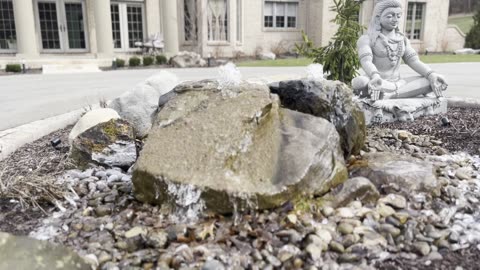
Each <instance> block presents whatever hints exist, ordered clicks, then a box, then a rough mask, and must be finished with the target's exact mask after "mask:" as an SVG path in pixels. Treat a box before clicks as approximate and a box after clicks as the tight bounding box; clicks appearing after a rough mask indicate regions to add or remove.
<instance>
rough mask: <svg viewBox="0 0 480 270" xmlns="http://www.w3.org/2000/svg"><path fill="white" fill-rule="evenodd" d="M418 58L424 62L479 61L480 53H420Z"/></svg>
mask: <svg viewBox="0 0 480 270" xmlns="http://www.w3.org/2000/svg"><path fill="white" fill-rule="evenodd" d="M420 59H421V60H422V61H423V62H425V63H455V62H480V54H474V55H453V54H437V55H435V54H434V55H421V56H420Z"/></svg>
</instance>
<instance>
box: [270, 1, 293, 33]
mask: <svg viewBox="0 0 480 270" xmlns="http://www.w3.org/2000/svg"><path fill="white" fill-rule="evenodd" d="M297 21H298V2H274V1H265V5H264V8H263V26H264V27H266V28H297Z"/></svg>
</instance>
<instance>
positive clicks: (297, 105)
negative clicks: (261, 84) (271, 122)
mask: <svg viewBox="0 0 480 270" xmlns="http://www.w3.org/2000/svg"><path fill="white" fill-rule="evenodd" d="M270 90H271V91H272V93H275V94H277V95H279V96H280V100H281V102H282V106H283V107H285V108H288V109H290V110H295V111H299V112H303V113H308V114H311V115H314V116H317V117H322V118H325V119H327V120H328V121H330V122H331V123H332V124H333V125H335V127H336V129H337V131H338V133H339V134H340V137H341V144H342V149H343V152H344V154H345V156H346V157H349V156H350V155H352V154H358V153H359V152H360V150H361V149H362V147H363V145H364V143H365V138H366V126H365V117H364V114H363V112H362V110H361V109H360V108H359V107H358V105H357V104H356V103H355V102H354V101H353V92H352V90H351V89H350V88H349V87H348V86H347V85H345V84H344V83H341V82H338V81H327V80H323V81H315V80H292V81H282V82H279V83H273V84H271V85H270Z"/></svg>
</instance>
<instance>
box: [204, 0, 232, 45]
mask: <svg viewBox="0 0 480 270" xmlns="http://www.w3.org/2000/svg"><path fill="white" fill-rule="evenodd" d="M207 26H208V40H211V41H227V40H228V5H227V0H208V12H207Z"/></svg>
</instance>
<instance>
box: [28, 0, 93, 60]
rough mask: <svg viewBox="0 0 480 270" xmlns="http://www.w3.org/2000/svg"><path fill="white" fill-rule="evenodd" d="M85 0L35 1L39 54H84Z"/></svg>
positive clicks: (85, 33)
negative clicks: (40, 52) (40, 51)
mask: <svg viewBox="0 0 480 270" xmlns="http://www.w3.org/2000/svg"><path fill="white" fill-rule="evenodd" d="M85 2H86V1H85V0H36V1H34V9H35V14H36V28H37V29H36V30H37V31H36V33H37V37H38V42H39V47H40V48H41V50H42V52H51V53H62V52H67V51H68V52H87V51H88V35H87V31H86V29H87V27H86V26H87V20H86V17H87V16H86V14H87V13H86V3H85Z"/></svg>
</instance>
